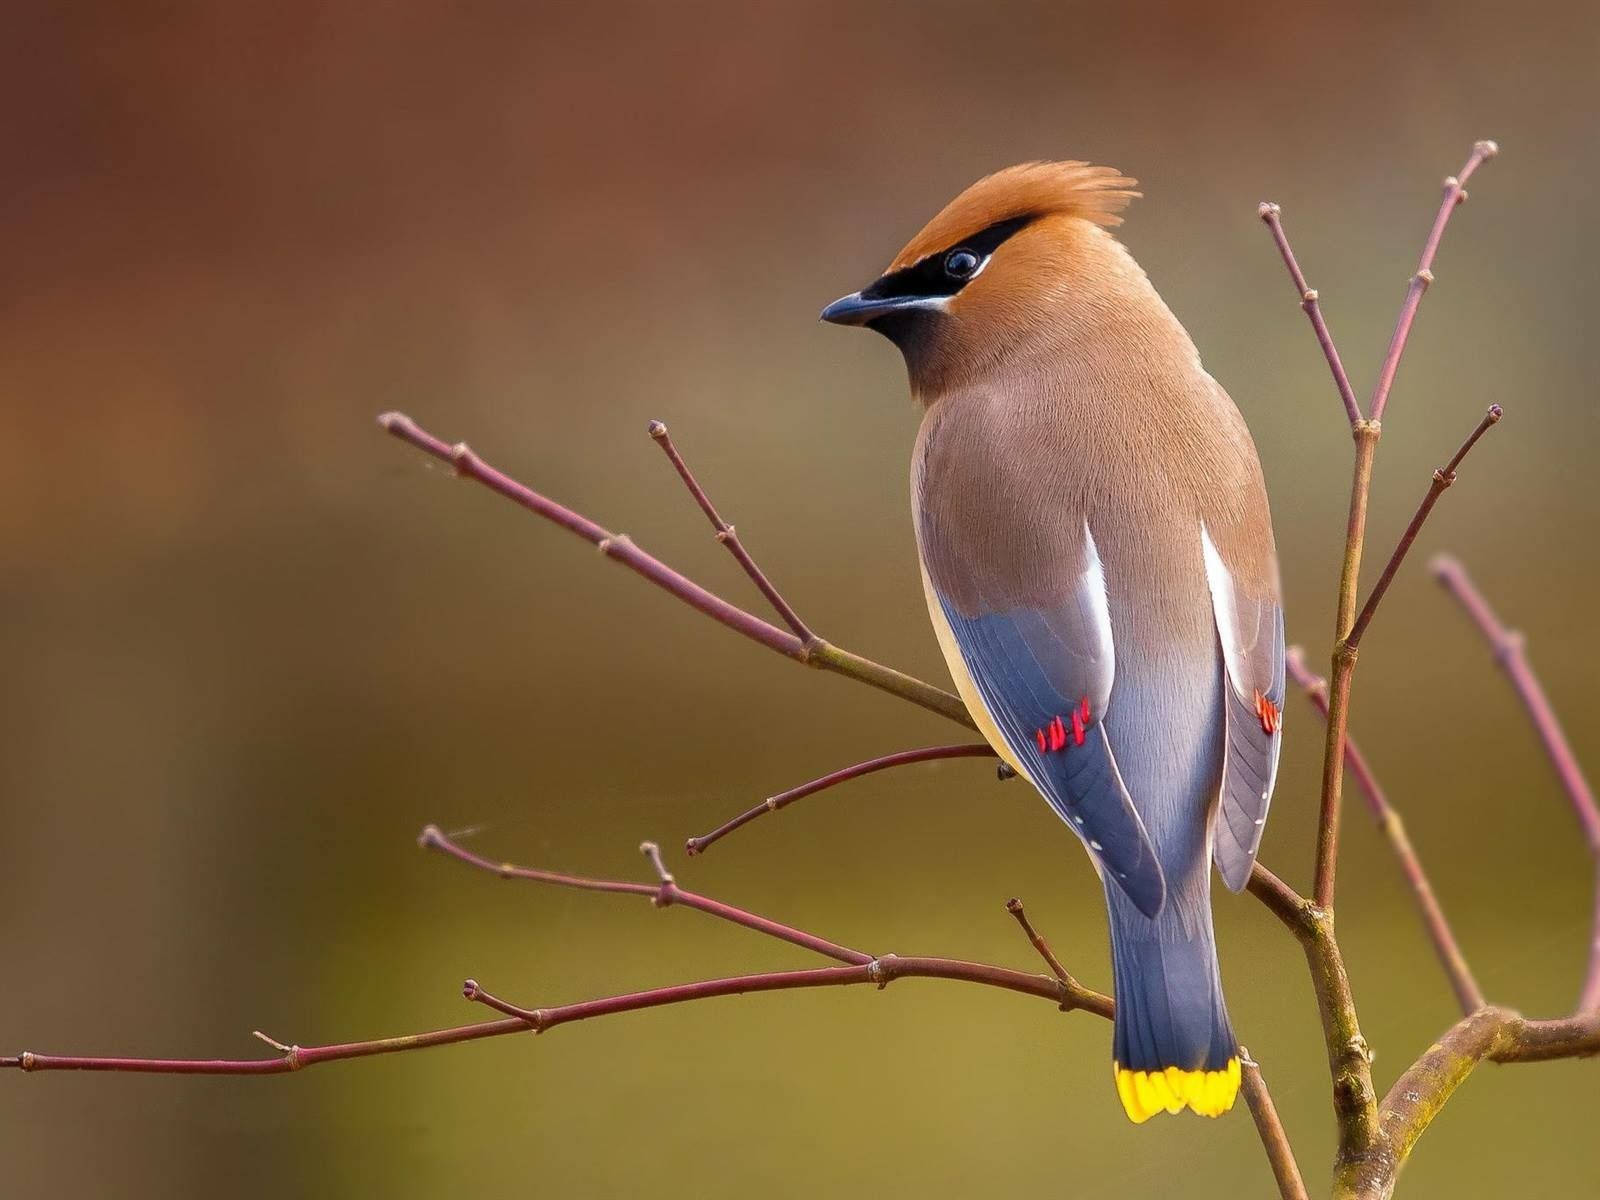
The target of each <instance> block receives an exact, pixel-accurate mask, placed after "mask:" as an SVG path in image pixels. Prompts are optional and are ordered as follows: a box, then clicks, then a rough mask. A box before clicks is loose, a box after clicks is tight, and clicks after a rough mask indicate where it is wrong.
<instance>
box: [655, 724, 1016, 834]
mask: <svg viewBox="0 0 1600 1200" xmlns="http://www.w3.org/2000/svg"><path fill="white" fill-rule="evenodd" d="M993 757H994V750H993V749H992V748H991V747H990V746H989V744H988V743H987V742H976V743H971V742H969V743H966V744H963V745H959V746H924V747H923V748H922V749H920V750H901V751H899V752H898V753H896V754H884V755H880V756H879V757H878V758H869V759H868V760H867V761H866V762H859V763H856V764H855V765H853V766H849V767H842V768H840V769H839V770H837V771H831V772H829V773H828V774H826V775H823V776H821V777H820V778H818V779H813V780H811V781H810V782H809V783H802V784H801V785H800V786H799V787H792V788H790V789H789V790H788V791H786V792H779V793H778V794H777V795H776V796H769V797H767V799H765V800H763V801H762V802H761V803H760V804H758V805H756V806H755V807H754V808H751V809H747V810H746V811H744V812H742V813H740V814H739V815H738V816H736V817H733V818H732V819H731V820H728V821H725V822H723V823H722V824H721V825H718V826H717V827H716V828H715V829H713V830H712V831H711V832H710V833H706V834H701V835H700V836H699V837H692V838H690V839H688V841H687V842H685V843H684V849H685V850H686V851H687V852H688V853H689V854H690V855H691V856H692V855H696V854H701V853H703V852H704V851H705V850H707V849H708V848H710V847H711V846H713V845H715V844H716V843H717V842H720V841H721V840H722V839H723V838H725V837H727V836H728V835H729V834H730V833H732V832H733V831H734V830H736V829H740V828H742V827H743V826H745V825H748V824H749V823H750V822H751V821H754V820H755V819H756V818H757V817H760V816H764V815H765V814H767V813H769V812H777V811H778V810H779V809H781V808H787V807H788V806H789V805H791V804H793V803H794V802H795V801H796V800H801V799H804V798H805V797H807V796H814V795H816V794H817V793H818V792H822V791H826V790H827V789H828V788H831V787H836V786H837V785H839V784H841V783H848V782H849V781H850V780H852V779H860V778H861V777H862V776H863V775H871V774H873V773H874V772H876V771H884V770H887V769H888V768H890V767H902V766H906V765H907V764H909V763H919V762H932V761H934V760H936V759H942V758H993Z"/></svg>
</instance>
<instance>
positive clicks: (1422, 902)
mask: <svg viewBox="0 0 1600 1200" xmlns="http://www.w3.org/2000/svg"><path fill="white" fill-rule="evenodd" d="M1288 662H1289V674H1290V676H1291V677H1293V679H1294V681H1295V682H1296V683H1298V684H1299V685H1300V686H1301V687H1302V688H1304V689H1305V693H1306V698H1307V699H1308V700H1310V701H1311V706H1312V707H1313V708H1315V709H1316V710H1317V711H1318V712H1319V713H1321V714H1322V716H1323V717H1324V718H1326V717H1327V715H1328V681H1327V680H1325V679H1323V678H1322V677H1321V676H1319V675H1317V674H1315V673H1313V672H1312V671H1311V670H1310V669H1309V668H1308V667H1307V666H1306V664H1305V659H1304V658H1303V657H1302V655H1301V653H1300V647H1298V646H1291V647H1290V648H1289V655H1288ZM1344 753H1345V763H1346V765H1347V766H1348V767H1349V768H1350V774H1351V775H1352V776H1354V777H1355V781H1356V784H1357V786H1359V787H1360V789H1361V792H1362V795H1363V796H1365V797H1366V801H1367V808H1368V809H1369V810H1370V811H1371V812H1372V819H1373V820H1374V821H1376V822H1377V825H1378V829H1379V831H1380V832H1381V833H1382V834H1383V836H1384V838H1385V839H1386V840H1387V841H1388V843H1389V846H1390V849H1391V850H1393V852H1394V856H1395V858H1396V860H1397V861H1398V862H1399V863H1400V873H1401V874H1402V875H1404V876H1405V880H1406V886H1407V887H1408V888H1410V890H1411V896H1412V899H1413V900H1415V901H1416V903H1417V907H1418V909H1420V910H1421V914H1422V924H1423V928H1424V929H1425V930H1426V931H1427V934H1428V940H1429V941H1430V942H1432V943H1433V949H1434V952H1435V953H1436V954H1437V955H1438V956H1439V962H1440V965H1441V966H1443V967H1444V972H1445V976H1446V978H1448V979H1449V981H1450V988H1451V990H1452V991H1454V992H1455V995H1456V1001H1457V1002H1458V1003H1459V1004H1460V1006H1461V1011H1462V1012H1464V1013H1470V1012H1473V1011H1475V1010H1476V1009H1479V1008H1482V1007H1483V1005H1484V1003H1485V1001H1484V995H1483V990H1482V989H1481V988H1480V987H1479V986H1478V981H1477V979H1476V978H1475V977H1474V976H1473V974H1472V968H1471V967H1470V966H1468V965H1467V958H1466V955H1465V954H1463V953H1462V952H1461V946H1460V944H1459V943H1457V941H1456V938H1455V933H1454V932H1453V931H1452V930H1451V928H1450V922H1449V921H1448V920H1447V919H1446V918H1445V915H1444V909H1443V908H1442V907H1440V904H1439V898H1438V897H1437V896H1436V895H1435V894H1434V891H1433V885H1432V884H1431V883H1430V882H1429V880H1428V875H1427V872H1426V871H1424V870H1423V868H1422V860H1421V859H1420V858H1419V857H1418V855H1417V852H1416V850H1415V849H1414V848H1413V847H1412V845H1411V839H1410V837H1409V836H1408V835H1407V834H1406V828H1405V823H1404V822H1403V821H1402V820H1401V819H1400V814H1399V813H1398V812H1396V811H1395V809H1394V807H1393V806H1392V805H1391V804H1390V803H1389V798H1388V796H1387V795H1385V794H1384V790H1383V787H1382V786H1381V785H1380V784H1379V783H1378V779H1377V776H1376V775H1374V774H1373V771H1372V768H1371V766H1370V765H1369V764H1368V763H1367V760H1366V757H1365V755H1363V754H1362V753H1361V747H1360V746H1358V745H1357V744H1356V741H1355V739H1354V738H1346V739H1345V743H1344Z"/></svg>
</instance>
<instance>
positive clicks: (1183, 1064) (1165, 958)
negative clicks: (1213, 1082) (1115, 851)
mask: <svg viewBox="0 0 1600 1200" xmlns="http://www.w3.org/2000/svg"><path fill="white" fill-rule="evenodd" d="M1204 891H1205V892H1207V893H1208V892H1209V888H1204ZM1199 900H1200V903H1199V904H1198V905H1197V906H1195V905H1184V904H1183V903H1182V902H1181V901H1180V900H1179V898H1178V897H1177V896H1174V895H1170V894H1169V895H1168V897H1167V903H1166V905H1165V907H1163V909H1162V910H1161V912H1160V913H1159V914H1158V915H1157V916H1156V917H1155V918H1154V919H1151V918H1149V917H1146V916H1145V915H1144V914H1143V913H1141V912H1140V911H1139V910H1138V909H1137V908H1135V907H1134V905H1133V903H1132V902H1131V901H1130V900H1129V899H1128V898H1127V897H1126V896H1125V895H1123V894H1122V891H1121V889H1120V888H1117V887H1114V886H1107V887H1106V905H1107V908H1108V910H1109V912H1110V915H1111V965H1112V974H1113V979H1114V987H1115V993H1116V1000H1117V1013H1116V1030H1115V1032H1114V1034H1113V1035H1112V1054H1113V1057H1115V1059H1116V1061H1117V1064H1118V1066H1120V1067H1123V1068H1126V1069H1128V1070H1133V1071H1161V1070H1165V1069H1166V1068H1167V1067H1178V1068H1180V1069H1182V1070H1185V1071H1198V1070H1206V1071H1217V1070H1221V1069H1223V1068H1224V1067H1226V1066H1227V1063H1228V1060H1229V1059H1230V1058H1232V1057H1233V1056H1234V1054H1235V1053H1236V1052H1237V1045H1238V1043H1237V1042H1236V1041H1235V1040H1234V1036H1233V1026H1232V1025H1231V1024H1229V1022H1228V1008H1227V1005H1226V1004H1225V1003H1224V1002H1223V999H1222V979H1221V975H1220V974H1219V972H1218V968H1217V945H1216V937H1215V935H1214V934H1213V933H1212V930H1211V904H1210V896H1209V894H1203V895H1201V896H1200V897H1199ZM1183 908H1187V909H1188V912H1187V914H1185V913H1184V912H1182V911H1180V910H1181V909H1183ZM1185 915H1187V916H1188V920H1187V921H1185V919H1184V917H1185ZM1186 925H1187V928H1185V926H1186Z"/></svg>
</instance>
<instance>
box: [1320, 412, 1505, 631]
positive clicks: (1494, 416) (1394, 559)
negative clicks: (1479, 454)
mask: <svg viewBox="0 0 1600 1200" xmlns="http://www.w3.org/2000/svg"><path fill="white" fill-rule="evenodd" d="M1503 416H1505V412H1504V410H1502V409H1501V407H1500V406H1499V405H1498V404H1491V405H1490V406H1489V410H1488V411H1487V412H1486V413H1484V414H1483V419H1482V420H1480V421H1479V422H1478V424H1477V426H1476V427H1475V428H1474V429H1473V431H1472V432H1471V433H1470V434H1468V435H1467V440H1466V441H1464V442H1462V443H1461V445H1460V447H1459V448H1458V449H1457V450H1456V452H1455V454H1454V455H1452V456H1451V459H1450V461H1449V462H1447V463H1446V464H1445V465H1444V466H1442V467H1440V468H1439V469H1438V470H1436V471H1435V472H1434V473H1433V482H1432V483H1430V484H1429V485H1428V491H1427V494H1426V495H1425V496H1423V497H1422V503H1421V504H1419V505H1417V511H1416V513H1415V514H1414V515H1413V516H1412V518H1411V523H1410V524H1408V525H1407V526H1406V531H1405V532H1404V533H1403V534H1401V535H1400V541H1399V543H1398V544H1397V545H1396V546H1395V548H1394V553H1393V554H1391V555H1390V556H1389V561H1388V562H1387V563H1385V564H1384V567H1383V573H1382V574H1381V575H1379V576H1378V582H1377V583H1375V584H1374V585H1373V587H1372V594H1371V595H1370V596H1368V597H1367V602H1366V603H1365V604H1363V605H1362V606H1361V612H1360V613H1359V614H1358V615H1357V617H1356V620H1355V624H1354V625H1352V626H1351V627H1350V632H1349V633H1348V634H1347V635H1346V636H1345V639H1344V642H1345V646H1346V647H1347V648H1349V649H1352V650H1353V649H1355V648H1356V647H1357V646H1359V645H1360V644H1361V637H1362V635H1363V634H1365V633H1366V631H1367V626H1368V625H1370V624H1372V617H1373V614H1374V613H1376V612H1377V611H1378V604H1379V603H1380V602H1381V601H1382V600H1383V596H1384V593H1385V592H1387V591H1388V590H1389V585H1390V584H1391V583H1393V582H1394V577H1395V573H1396V572H1397V571H1399V570H1400V564H1401V563H1403V562H1405V559H1406V555H1407V554H1408V553H1409V552H1410V550H1411V546H1412V543H1414V542H1415V541H1416V540H1417V534H1419V533H1421V532H1422V526H1423V524H1424V522H1426V521H1427V519H1428V514H1430V513H1431V512H1433V506H1434V505H1435V504H1437V503H1439V497H1440V496H1443V495H1444V494H1445V491H1446V489H1448V488H1449V487H1450V485H1451V484H1452V483H1454V482H1455V481H1456V472H1457V471H1458V470H1460V468H1461V462H1462V460H1463V459H1464V458H1466V457H1467V454H1468V453H1469V452H1470V451H1471V450H1472V448H1473V447H1474V446H1476V445H1477V444H1478V439H1479V438H1481V437H1482V436H1483V435H1484V434H1486V433H1488V432H1489V430H1490V429H1492V428H1493V427H1494V426H1496V425H1498V424H1499V423H1500V418H1501V417H1503Z"/></svg>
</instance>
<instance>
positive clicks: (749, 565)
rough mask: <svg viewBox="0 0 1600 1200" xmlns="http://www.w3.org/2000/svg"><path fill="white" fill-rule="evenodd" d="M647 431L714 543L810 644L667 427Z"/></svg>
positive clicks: (654, 426)
mask: <svg viewBox="0 0 1600 1200" xmlns="http://www.w3.org/2000/svg"><path fill="white" fill-rule="evenodd" d="M649 430H650V436H651V437H653V438H654V439H655V441H656V445H658V446H660V447H661V450H662V453H664V454H665V455H666V456H667V459H668V461H669V462H671V463H672V466H673V468H674V469H675V470H676V471H677V472H678V478H680V479H682V480H683V486H684V487H686V488H688V489H689V494H690V495H691V496H693V497H694V501H695V503H696V504H698V505H699V506H700V511H701V512H703V513H705V515H706V520H708V521H710V522H711V528H712V529H714V530H715V531H716V535H717V541H719V542H721V543H722V544H723V545H724V546H726V547H727V548H728V553H730V554H732V555H733V557H734V558H735V559H736V560H737V561H738V563H739V565H740V566H741V567H743V568H744V573H745V574H746V575H748V576H749V577H750V581H751V582H752V583H754V584H755V585H756V587H757V588H759V589H760V591H761V594H762V595H763V596H765V597H766V598H767V603H769V604H771V605H772V607H773V609H774V610H775V611H776V612H777V614H778V615H779V616H780V617H782V618H783V622H784V624H785V625H787V626H788V627H789V628H790V629H792V630H793V631H794V635H795V637H797V638H799V639H800V640H801V642H809V641H810V640H811V639H812V638H813V637H815V636H816V635H815V634H813V633H812V632H811V630H810V629H809V628H808V627H807V626H806V623H805V622H804V621H802V620H801V619H800V614H799V613H797V612H795V610H794V608H793V607H792V606H791V605H790V604H789V602H788V601H787V600H785V599H784V598H783V594H782V593H781V592H779V591H778V589H777V587H775V586H774V585H773V582H772V580H770V579H768V578H767V573H766V572H765V571H763V570H762V569H761V568H760V567H758V566H757V565H756V560H755V559H754V558H752V557H751V555H750V552H749V551H748V550H746V549H745V548H744V543H743V542H741V541H740V540H739V533H738V531H737V530H736V529H734V527H733V526H732V525H730V524H729V523H728V522H727V521H724V520H723V519H722V515H721V514H720V513H719V512H717V509H716V506H715V505H714V504H712V503H711V497H710V496H708V495H706V493H705V489H704V488H702V487H701V486H700V483H699V481H698V480H696V479H695V477H694V472H692V471H690V470H689V464H688V463H686V462H684V461H683V455H681V454H679V453H678V448H677V447H676V446H675V445H673V444H672V435H671V434H669V433H668V432H667V427H666V425H665V424H664V423H663V422H661V421H651V422H650V426H649Z"/></svg>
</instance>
